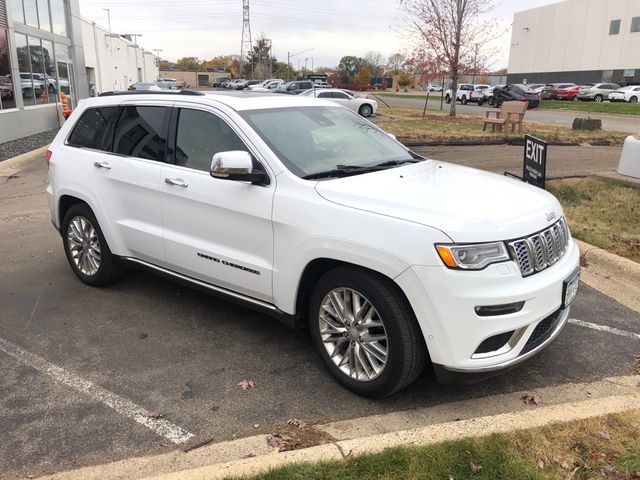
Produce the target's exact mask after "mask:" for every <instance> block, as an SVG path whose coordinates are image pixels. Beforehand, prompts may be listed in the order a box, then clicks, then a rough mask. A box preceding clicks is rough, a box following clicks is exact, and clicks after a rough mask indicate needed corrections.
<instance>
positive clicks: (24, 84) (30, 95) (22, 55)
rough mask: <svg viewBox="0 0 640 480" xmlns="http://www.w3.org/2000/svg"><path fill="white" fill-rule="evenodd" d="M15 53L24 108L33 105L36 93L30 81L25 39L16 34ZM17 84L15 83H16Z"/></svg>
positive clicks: (29, 61) (27, 50) (27, 48)
mask: <svg viewBox="0 0 640 480" xmlns="http://www.w3.org/2000/svg"><path fill="white" fill-rule="evenodd" d="M16 53H17V54H18V69H19V73H20V93H21V94H22V99H23V101H24V104H25V106H27V105H35V103H36V92H35V89H34V85H33V81H32V79H31V59H30V58H29V47H28V45H27V37H26V36H25V35H21V34H19V33H16ZM16 83H17V82H16Z"/></svg>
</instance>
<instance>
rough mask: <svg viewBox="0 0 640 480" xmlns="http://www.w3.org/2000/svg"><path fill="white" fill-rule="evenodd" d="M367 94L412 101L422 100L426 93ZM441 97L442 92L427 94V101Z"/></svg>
mask: <svg viewBox="0 0 640 480" xmlns="http://www.w3.org/2000/svg"><path fill="white" fill-rule="evenodd" d="M369 93H373V94H374V95H378V96H379V97H382V98H384V97H391V98H394V97H395V98H412V99H419V100H424V99H425V97H426V96H427V92H424V93H401V92H398V93H395V92H384V91H382V92H381V91H375V92H369ZM441 96H442V92H430V93H429V100H431V99H432V98H440V97H441Z"/></svg>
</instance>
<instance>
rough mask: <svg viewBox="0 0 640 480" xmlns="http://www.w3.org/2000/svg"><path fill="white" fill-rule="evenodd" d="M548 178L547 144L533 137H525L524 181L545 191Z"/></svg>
mask: <svg viewBox="0 0 640 480" xmlns="http://www.w3.org/2000/svg"><path fill="white" fill-rule="evenodd" d="M546 177H547V142H545V141H543V140H540V139H539V138H536V137H532V136H531V135H525V136H524V168H523V171H522V180H524V181H525V182H527V183H530V184H531V185H535V186H536V187H540V188H542V189H544V182H545V179H546Z"/></svg>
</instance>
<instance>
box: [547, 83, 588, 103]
mask: <svg viewBox="0 0 640 480" xmlns="http://www.w3.org/2000/svg"><path fill="white" fill-rule="evenodd" d="M590 86H593V83H585V84H584V85H573V86H571V87H567V88H560V89H558V91H557V92H556V99H557V100H576V101H577V98H576V97H577V96H578V91H579V90H580V89H581V88H584V87H590Z"/></svg>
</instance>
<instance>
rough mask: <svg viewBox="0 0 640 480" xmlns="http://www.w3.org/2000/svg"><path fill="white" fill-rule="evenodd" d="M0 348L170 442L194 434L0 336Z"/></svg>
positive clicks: (183, 441) (180, 440) (179, 440)
mask: <svg viewBox="0 0 640 480" xmlns="http://www.w3.org/2000/svg"><path fill="white" fill-rule="evenodd" d="M0 351H2V352H4V353H6V354H7V355H10V356H12V357H14V358H15V359H17V360H19V361H21V362H22V363H24V364H25V365H28V366H30V367H31V368H34V369H36V370H38V371H39V372H42V373H45V374H47V375H49V376H51V377H53V378H54V379H55V380H57V381H59V382H60V383H63V384H65V385H67V386H68V387H71V388H74V389H76V390H78V391H79V392H81V393H84V394H85V395H87V396H89V397H91V398H92V399H94V400H97V401H99V402H101V403H102V404H104V405H106V406H107V407H109V408H112V409H114V410H115V411H116V412H118V413H120V414H121V415H124V416H125V417H129V418H131V419H132V420H134V421H136V422H138V423H139V424H140V425H144V426H145V427H147V428H148V429H150V430H153V431H154V432H155V433H157V434H158V435H161V436H162V437H164V438H166V439H167V440H169V441H170V442H173V443H175V444H181V443H185V442H186V441H188V440H189V439H191V438H193V437H194V435H193V433H191V432H188V431H187V430H185V429H184V428H182V427H179V426H177V425H174V424H173V423H171V422H169V421H167V420H164V419H162V418H154V417H153V416H152V414H151V413H150V412H149V411H147V410H145V409H144V408H142V407H140V406H138V405H136V404H135V403H133V402H131V401H129V400H127V399H125V398H122V397H119V396H118V395H116V394H115V393H111V392H109V391H108V390H105V389H104V388H102V387H99V386H98V385H94V384H93V383H91V382H89V381H87V380H84V379H83V378H80V377H79V376H77V375H76V374H74V373H71V372H68V371H66V370H65V369H63V368H61V367H58V366H57V365H54V364H52V363H50V362H48V361H46V360H45V359H44V358H41V357H39V356H37V355H34V354H33V353H29V352H27V351H26V350H24V349H22V348H20V347H19V346H18V345H15V344H13V343H11V342H9V341H7V340H5V339H3V338H0Z"/></svg>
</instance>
